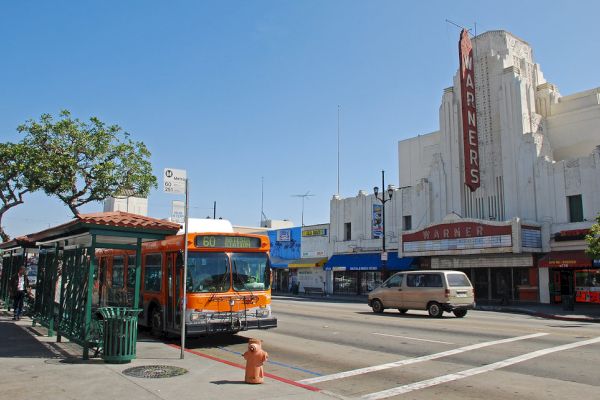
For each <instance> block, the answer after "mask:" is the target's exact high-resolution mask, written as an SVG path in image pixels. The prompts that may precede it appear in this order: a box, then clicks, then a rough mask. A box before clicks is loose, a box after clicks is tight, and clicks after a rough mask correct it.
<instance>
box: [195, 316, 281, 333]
mask: <svg viewBox="0 0 600 400" xmlns="http://www.w3.org/2000/svg"><path fill="white" fill-rule="evenodd" d="M276 327H277V318H260V319H251V320H247V321H243V320H233V321H208V322H201V323H197V324H189V323H188V324H186V326H185V329H186V334H187V335H190V336H196V335H197V336H203V335H214V334H218V333H236V332H240V331H247V330H248V329H270V328H276Z"/></svg>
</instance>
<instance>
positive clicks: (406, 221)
mask: <svg viewBox="0 0 600 400" xmlns="http://www.w3.org/2000/svg"><path fill="white" fill-rule="evenodd" d="M411 229H412V217H411V216H410V215H405V216H404V217H402V230H403V231H410V230H411Z"/></svg>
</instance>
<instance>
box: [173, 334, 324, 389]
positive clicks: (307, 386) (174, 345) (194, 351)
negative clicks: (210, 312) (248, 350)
mask: <svg viewBox="0 0 600 400" xmlns="http://www.w3.org/2000/svg"><path fill="white" fill-rule="evenodd" d="M168 346H171V347H174V348H176V349H181V346H178V345H176V344H168ZM185 351H186V352H187V353H192V354H195V355H197V356H199V357H204V358H208V359H209V360H213V361H217V362H220V363H223V364H227V365H230V366H232V367H236V368H239V369H246V367H245V366H244V365H242V364H238V363H234V362H233V361H227V360H224V359H222V358H218V357H214V356H211V355H208V354H204V353H201V352H199V351H196V350H190V349H185ZM265 376H266V377H267V378H271V379H275V380H276V381H280V382H283V383H287V384H288V385H292V386H297V387H299V388H302V389H306V390H310V391H312V392H320V391H321V389H319V388H318V387H314V386H310V385H303V384H302V383H298V382H295V381H292V380H290V379H286V378H282V377H281V376H277V375H273V374H269V373H265Z"/></svg>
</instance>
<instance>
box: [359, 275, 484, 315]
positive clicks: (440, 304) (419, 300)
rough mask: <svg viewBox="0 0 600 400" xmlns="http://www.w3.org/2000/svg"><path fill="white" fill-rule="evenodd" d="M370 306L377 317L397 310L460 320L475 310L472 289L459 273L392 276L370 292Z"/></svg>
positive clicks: (467, 280) (465, 278) (464, 276)
mask: <svg viewBox="0 0 600 400" xmlns="http://www.w3.org/2000/svg"><path fill="white" fill-rule="evenodd" d="M369 306H371V308H373V312H376V313H382V312H383V310H385V309H386V308H397V309H398V311H400V313H402V314H404V313H405V312H406V311H408V310H427V311H428V312H429V315H431V316H432V317H437V318H439V317H441V316H442V314H443V313H444V311H447V312H452V313H454V315H456V316H457V317H458V318H462V317H464V316H465V315H467V310H469V309H472V308H473V307H474V306H475V298H474V292H473V286H472V285H471V282H470V281H469V278H468V277H467V276H466V275H465V274H464V273H462V272H459V271H439V270H435V271H431V270H430V271H407V272H398V273H396V274H394V275H392V276H391V277H390V278H389V279H387V280H386V281H385V282H383V284H382V285H381V286H380V287H378V288H376V289H375V290H373V291H372V292H370V293H369Z"/></svg>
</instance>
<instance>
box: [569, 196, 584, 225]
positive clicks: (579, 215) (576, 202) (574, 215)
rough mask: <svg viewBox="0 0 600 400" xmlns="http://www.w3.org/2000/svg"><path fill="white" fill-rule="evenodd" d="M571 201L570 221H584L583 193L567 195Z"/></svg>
mask: <svg viewBox="0 0 600 400" xmlns="http://www.w3.org/2000/svg"><path fill="white" fill-rule="evenodd" d="M567 200H568V202H569V222H581V221H583V203H582V202H581V195H580V194H578V195H575V196H567Z"/></svg>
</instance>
